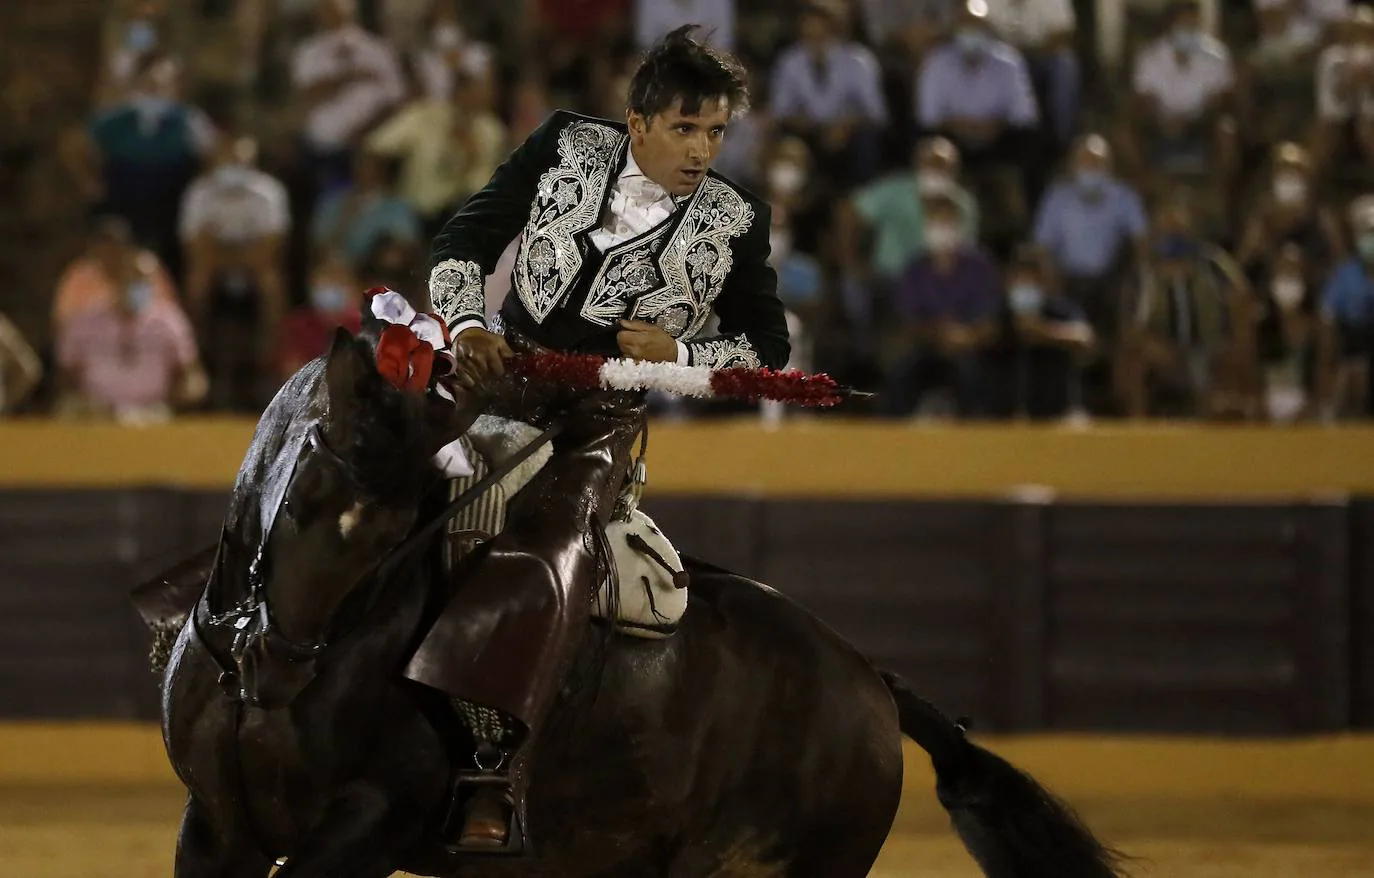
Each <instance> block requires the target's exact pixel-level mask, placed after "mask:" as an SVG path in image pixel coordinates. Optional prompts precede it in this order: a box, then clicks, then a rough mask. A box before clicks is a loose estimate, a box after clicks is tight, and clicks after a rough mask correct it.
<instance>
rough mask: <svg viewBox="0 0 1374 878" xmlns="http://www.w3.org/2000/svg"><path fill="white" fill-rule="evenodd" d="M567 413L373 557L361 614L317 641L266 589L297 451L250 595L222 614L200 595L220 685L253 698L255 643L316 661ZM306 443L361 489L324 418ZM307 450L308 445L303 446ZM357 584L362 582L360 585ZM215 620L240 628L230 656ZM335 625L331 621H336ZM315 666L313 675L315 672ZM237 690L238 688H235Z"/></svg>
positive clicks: (199, 616) (196, 617)
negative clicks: (301, 634)
mask: <svg viewBox="0 0 1374 878" xmlns="http://www.w3.org/2000/svg"><path fill="white" fill-rule="evenodd" d="M564 426H565V423H564V420H563V419H561V418H560V419H557V420H555V421H554V422H553V423H552V424H550V426H549V427H548V428H546V429H545V430H544V431H543V432H541V433H540V434H539V435H538V436H536V437H535V438H534V439H532V440H531V441H530V442H529V443H528V444H526V445H525V446H523V447H522V448H521V449H520V450H519V451H517V452H516V453H515V454H513V455H511V456H510V457H509V458H507V459H506V460H504V461H502V462H501V463H500V464H499V465H497V466H495V467H493V468H492V469H491V470H490V471H488V472H487V474H486V475H485V476H483V477H482V478H481V479H480V480H478V481H477V482H476V483H475V484H473V485H472V486H471V487H469V488H468V489H467V490H466V491H464V492H463V493H462V494H460V495H459V496H458V497H456V498H455V499H454V500H453V501H452V502H450V503H449V504H448V505H447V506H445V507H444V508H443V509H442V510H441V511H440V512H439V514H438V515H436V516H434V518H432V519H430V520H429V521H428V522H426V523H425V524H424V525H422V526H421V527H419V528H416V529H415V530H413V531H412V532H411V533H410V535H409V536H407V537H406V538H405V539H404V540H402V541H401V542H400V543H398V544H397V545H396V546H395V547H394V548H392V549H391V550H390V551H389V552H388V553H387V554H386V555H385V556H383V557H382V558H380V559H378V560H377V561H376V562H374V563H373V564H372V565H371V566H370V567H369V568H368V569H367V570H365V571H364V572H363V574H362V575H361V576H359V578H358V582H359V583H360V584H361V583H364V582H368V580H369V579H370V580H371V582H370V583H369V588H370V594H369V595H368V597H367V600H366V602H365V609H364V611H363V612H361V613H359V614H357V616H356V618H355V619H354V620H353V621H352V622H351V623H350V624H349V625H346V626H342V627H341V628H340V629H339V630H337V631H333V632H332V633H331V632H330V630H329V628H326V633H325V636H324V637H323V638H322V639H320V640H316V641H311V642H305V643H302V642H298V641H294V640H292V639H290V638H289V637H287V636H286V635H285V634H283V633H281V629H280V628H279V627H278V626H277V625H276V623H275V619H274V618H273V614H272V605H271V601H270V599H269V598H268V595H267V589H266V584H265V575H264V574H265V571H264V566H265V564H266V561H267V558H266V554H267V546H268V544H269V543H270V542H271V536H272V530H273V528H274V527H275V526H276V519H277V514H278V512H279V511H280V509H281V507H282V505H284V503H285V498H286V494H287V491H288V490H289V487H290V484H291V481H292V480H293V479H294V478H295V475H296V467H297V466H299V464H300V462H301V460H302V459H303V457H304V454H303V453H297V455H296V460H295V461H294V462H293V463H292V465H291V472H289V473H288V474H287V475H286V477H285V486H284V487H283V488H282V491H281V496H279V497H278V498H277V502H276V503H275V504H273V505H272V506H271V507H270V512H269V513H268V516H267V520H265V521H263V522H262V527H261V531H262V537H261V540H260V542H259V544H258V548H257V551H256V553H255V554H254V556H253V560H252V561H251V562H250V563H249V565H248V595H247V597H246V598H245V599H244V600H243V601H241V602H240V603H239V604H237V605H236V606H234V607H233V608H231V609H230V610H227V611H226V612H224V613H221V614H219V615H213V614H211V613H210V609H209V604H208V595H209V589H207V590H206V593H205V594H204V595H202V597H201V600H200V602H199V603H197V605H196V609H195V611H194V612H193V613H192V614H191V619H192V624H193V627H194V631H195V634H196V635H197V636H198V637H199V638H200V640H201V642H202V643H204V644H206V646H207V651H208V652H209V653H210V655H211V656H212V657H213V658H214V660H215V663H216V664H217V665H219V668H220V685H221V686H222V687H223V688H224V690H225V692H226V694H229V695H231V696H233V697H235V698H236V699H239V700H248V699H250V698H252V697H254V696H252V695H251V694H250V693H249V691H248V685H249V684H250V682H251V681H250V677H251V675H252V674H253V672H254V671H255V669H256V661H257V658H258V656H257V655H256V654H255V652H254V650H253V647H254V645H255V643H260V644H261V645H262V649H263V650H264V651H265V652H266V653H267V655H268V656H270V657H272V658H277V659H281V660H284V661H286V662H287V663H288V664H294V665H308V664H311V663H313V662H315V661H316V660H317V659H319V657H320V656H321V655H322V654H324V653H325V652H326V651H327V650H328V649H329V648H330V646H331V645H332V644H335V643H338V642H339V641H341V640H345V639H347V637H348V636H349V635H350V634H351V633H352V632H353V630H354V629H355V628H356V627H357V626H358V625H360V624H362V621H363V620H365V619H368V618H370V617H371V616H372V611H373V610H374V609H375V607H376V606H377V604H378V603H379V602H380V601H381V598H382V596H383V593H384V592H385V591H386V584H387V583H388V582H389V581H390V580H391V578H392V575H393V574H394V573H396V571H397V570H399V569H400V568H401V566H402V565H404V564H405V563H406V562H407V561H409V560H410V559H411V558H412V557H413V556H414V555H415V553H416V552H417V551H418V550H419V549H420V548H422V547H424V546H426V545H428V543H429V541H430V539H432V538H433V537H434V535H435V534H436V533H437V532H438V531H439V529H440V528H442V527H443V526H444V525H446V524H447V523H448V521H449V520H450V519H452V518H453V516H455V515H457V514H458V513H459V512H461V511H462V510H463V509H464V508H466V507H467V506H469V505H471V504H472V503H473V502H474V501H476V500H477V498H478V497H480V496H481V495H482V494H483V493H484V492H486V490H487V489H488V488H490V487H491V486H492V485H495V484H496V483H497V482H499V481H500V480H501V479H503V478H505V477H506V475H508V474H509V473H510V472H511V471H512V470H514V469H515V468H516V467H518V466H519V465H520V464H522V463H523V462H524V461H525V460H526V459H528V458H529V457H530V455H532V454H534V453H535V452H536V451H538V450H539V449H540V448H542V447H543V446H544V445H546V444H548V443H549V442H551V441H553V439H554V437H556V436H557V435H558V434H559V433H561V432H562V431H563V429H564ZM305 445H306V446H308V447H309V448H310V449H311V451H312V453H315V454H318V455H320V456H321V457H322V458H323V459H324V460H325V461H327V462H328V463H329V464H330V465H331V466H333V467H334V468H336V469H338V470H340V471H341V472H342V474H343V475H344V477H345V478H346V479H348V480H349V482H350V483H351V484H352V485H353V486H354V488H355V490H361V485H360V483H359V481H358V479H357V476H356V475H355V474H354V472H353V469H352V467H350V466H349V465H348V462H347V461H346V460H344V458H343V457H342V456H341V455H339V454H338V452H336V451H335V450H334V449H333V448H331V447H330V446H329V443H328V442H327V441H326V440H325V437H324V431H323V429H322V428H321V426H320V424H319V422H316V423H314V424H313V425H311V427H310V430H309V431H308V433H307V434H306V442H305ZM301 451H302V452H303V451H304V447H303V448H302V449H301ZM228 539H229V534H228V533H227V532H226V531H222V532H221V534H220V548H219V553H220V554H217V555H216V559H215V565H214V568H213V569H214V571H215V573H216V574H218V571H219V569H220V562H221V560H222V553H223V552H224V546H225V544H226V542H227V541H228ZM355 588H357V587H356V586H355ZM205 626H213V627H216V628H221V629H222V628H224V627H226V626H227V627H229V628H232V629H233V630H235V631H236V633H235V635H234V640H233V644H232V646H231V647H230V658H231V660H232V667H230V663H229V662H225V661H223V660H222V659H221V658H220V656H219V655H218V654H217V653H216V651H215V650H213V649H210V648H209V642H208V641H207V640H206V638H205V636H204V627H205ZM331 627H332V626H331ZM313 673H314V672H313V668H311V675H312V676H313ZM236 690H237V691H236Z"/></svg>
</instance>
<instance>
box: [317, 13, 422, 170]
mask: <svg viewBox="0 0 1374 878" xmlns="http://www.w3.org/2000/svg"><path fill="white" fill-rule="evenodd" d="M291 73H292V80H293V82H294V83H295V86H296V88H298V89H301V90H305V89H308V88H310V87H312V86H314V85H316V84H318V83H321V82H325V81H327V80H330V79H333V78H336V77H339V76H343V75H348V74H353V75H354V76H355V77H356V78H355V79H354V80H353V81H352V82H350V83H348V84H347V85H345V86H343V87H342V88H340V89H339V90H338V91H337V92H336V93H335V94H334V96H333V97H331V98H329V99H328V100H326V101H323V102H322V103H320V104H319V105H317V106H316V107H315V108H314V109H313V110H311V111H310V112H309V114H308V115H307V116H306V120H305V136H306V139H307V140H309V141H310V143H311V145H313V146H315V147H317V148H320V149H323V150H339V149H344V148H347V147H348V146H349V144H350V143H351V142H352V140H353V139H354V138H355V137H356V136H357V135H358V134H359V132H361V131H362V129H363V127H364V126H366V125H367V124H368V123H369V122H371V121H372V120H373V119H375V118H377V116H378V115H380V114H381V112H382V111H384V110H386V109H387V108H388V107H390V106H391V105H393V104H395V103H396V102H397V101H399V100H401V99H402V98H403V97H405V91H406V89H405V80H404V78H403V77H402V75H401V65H400V63H399V62H398V61H397V59H396V54H395V53H394V52H393V51H392V50H391V48H390V47H389V46H388V45H387V44H386V43H385V42H383V41H382V40H381V39H379V38H377V37H375V36H373V35H372V34H369V33H368V32H367V31H365V30H363V29H362V28H361V27H359V26H358V25H356V24H347V25H344V26H343V27H340V28H337V29H335V30H332V31H328V32H325V33H320V34H316V35H314V36H312V37H309V38H308V39H306V40H305V41H304V42H302V43H301V44H300V46H299V47H298V48H297V49H296V55H295V58H294V59H293V61H292V71H291Z"/></svg>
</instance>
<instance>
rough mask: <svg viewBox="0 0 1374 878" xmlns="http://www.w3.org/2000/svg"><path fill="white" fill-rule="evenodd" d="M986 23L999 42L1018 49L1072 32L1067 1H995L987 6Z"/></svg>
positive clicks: (1073, 19)
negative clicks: (1001, 41)
mask: <svg viewBox="0 0 1374 878" xmlns="http://www.w3.org/2000/svg"><path fill="white" fill-rule="evenodd" d="M987 20H988V24H990V25H992V29H993V30H995V31H996V32H997V35H998V36H1000V37H1001V38H1002V39H1004V40H1006V41H1007V42H1008V43H1011V44H1012V45H1013V46H1016V47H1017V48H1018V49H1029V48H1034V47H1036V46H1040V45H1043V44H1044V43H1045V41H1046V40H1048V39H1049V38H1050V37H1052V36H1054V35H1056V34H1062V33H1066V32H1068V31H1072V30H1073V29H1074V27H1075V25H1076V22H1077V19H1075V18H1074V14H1073V4H1072V3H1070V0H996V2H993V3H989V4H988V18H987Z"/></svg>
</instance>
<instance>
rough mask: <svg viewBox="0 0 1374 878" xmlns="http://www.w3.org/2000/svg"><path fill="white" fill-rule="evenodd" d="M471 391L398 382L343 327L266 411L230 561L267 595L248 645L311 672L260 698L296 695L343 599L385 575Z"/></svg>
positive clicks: (228, 548)
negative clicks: (453, 392)
mask: <svg viewBox="0 0 1374 878" xmlns="http://www.w3.org/2000/svg"><path fill="white" fill-rule="evenodd" d="M463 401H464V398H463V397H461V396H460V405H459V406H457V407H455V406H453V405H451V404H449V403H447V402H444V401H441V400H438V399H436V398H434V397H433V396H432V395H430V394H427V393H426V391H425V389H424V387H418V388H414V389H410V388H408V387H403V388H398V387H396V386H394V384H393V383H392V382H391V381H388V380H387V379H385V378H384V377H383V375H382V373H381V372H380V371H379V370H378V367H377V354H376V348H375V345H374V343H373V342H372V341H370V340H369V339H368V338H366V337H356V338H355V337H354V336H352V335H350V334H349V333H348V332H346V331H344V330H339V331H338V332H337V333H336V335H335V338H334V342H333V345H332V347H331V349H330V351H329V353H328V354H327V355H326V356H325V357H324V358H323V359H322V360H319V361H316V362H315V363H312V364H310V365H308V366H306V367H305V368H304V369H303V370H302V371H301V372H300V373H298V374H297V376H295V377H294V378H293V379H292V380H291V381H290V382H288V384H287V386H286V387H284V388H283V389H282V391H281V392H280V393H279V394H278V397H277V399H276V400H274V401H273V403H272V405H271V406H270V407H269V408H268V410H267V412H265V413H264V415H263V420H262V422H261V423H260V425H259V428H258V435H257V436H255V437H254V443H253V448H252V450H250V452H249V457H248V459H247V460H246V461H245V464H244V469H243V471H242V472H241V473H240V477H239V484H238V486H236V489H235V497H234V501H233V506H232V508H231V513H230V517H229V520H228V521H227V523H226V539H225V541H224V544H223V545H222V549H221V550H222V552H224V553H225V555H226V557H224V558H222V559H221V568H220V575H222V576H225V575H227V576H229V577H230V578H231V579H232V580H235V581H238V582H241V583H243V584H244V585H246V586H247V588H248V589H249V591H250V595H249V596H251V597H255V598H256V600H255V601H252V602H251V603H252V604H254V605H255V606H256V607H257V610H256V612H255V614H254V618H252V619H251V620H250V623H251V624H249V623H245V624H247V628H246V629H245V630H246V633H245V635H244V638H243V640H244V645H245V648H252V649H254V650H255V651H256V652H257V653H259V655H258V656H257V658H258V661H259V664H260V663H261V659H262V655H261V653H262V652H263V651H264V650H265V651H266V653H267V656H268V657H269V658H280V659H285V660H286V661H287V665H286V666H280V667H281V669H282V670H284V669H285V667H287V666H291V665H292V663H294V667H295V669H296V672H297V673H296V676H298V677H301V678H302V679H299V680H296V681H295V684H298V685H295V684H293V682H292V681H291V680H290V679H287V678H289V677H290V676H291V675H290V674H284V675H283V674H274V675H273V676H276V677H278V678H279V680H278V681H276V682H274V683H272V684H269V683H268V682H267V680H265V679H263V680H259V681H258V684H260V685H261V686H269V685H270V686H271V688H272V689H274V690H276V689H278V688H279V686H278V685H277V683H278V682H279V683H280V684H281V686H283V687H284V688H285V689H286V690H287V691H285V692H282V691H274V692H272V693H266V692H263V693H260V695H261V699H260V700H262V701H268V700H271V701H280V700H281V696H283V695H285V696H286V698H287V699H288V700H289V698H290V697H292V696H294V694H295V691H299V687H300V686H303V685H304V683H305V682H308V679H309V675H310V674H311V673H313V671H312V670H310V669H308V668H307V666H308V665H309V664H310V662H307V661H305V659H307V658H309V657H311V656H312V655H313V654H314V653H316V652H317V651H318V650H319V649H320V648H321V647H322V646H323V645H324V644H325V643H326V642H327V641H328V640H329V639H330V638H331V637H332V636H336V635H337V634H338V631H337V628H338V621H339V620H338V619H337V617H338V615H339V611H340V609H341V607H343V606H344V604H345V603H346V602H348V600H349V598H350V597H351V596H353V595H355V594H359V595H361V589H362V588H363V587H365V586H371V585H374V584H376V583H375V582H374V580H375V578H376V573H377V568H378V566H379V564H380V563H381V562H382V561H383V560H384V559H385V558H386V557H387V556H388V555H389V554H390V552H391V551H392V550H393V549H394V548H395V547H396V546H397V545H398V544H399V543H401V542H402V541H403V540H404V539H405V537H406V536H407V534H408V533H409V532H410V530H411V528H412V527H413V526H414V525H415V521H416V516H417V514H418V509H419V506H420V501H421V499H422V497H423V495H424V493H425V491H426V489H427V488H428V487H431V486H433V485H434V484H436V477H437V470H436V469H435V468H434V465H433V463H432V462H431V461H432V458H433V456H434V453H435V452H436V451H437V450H438V449H439V448H440V447H442V446H443V445H444V444H445V443H447V442H448V441H450V440H452V439H454V438H456V437H457V436H458V435H459V433H461V432H462V430H463V429H464V427H465V426H466V424H467V423H469V422H470V420H471V418H472V417H475V411H471V407H470V406H465V405H463V404H462V403H463ZM240 588H242V586H240ZM247 676H248V674H247V673H246V672H245V674H244V677H245V680H244V681H243V682H244V685H245V691H247V689H248V684H249V681H248V680H247V679H246V678H247ZM290 690H295V691H290ZM269 694H270V695H274V696H276V697H273V698H269V697H268V696H269ZM252 697H254V698H255V699H256V698H259V694H255V695H253V696H252Z"/></svg>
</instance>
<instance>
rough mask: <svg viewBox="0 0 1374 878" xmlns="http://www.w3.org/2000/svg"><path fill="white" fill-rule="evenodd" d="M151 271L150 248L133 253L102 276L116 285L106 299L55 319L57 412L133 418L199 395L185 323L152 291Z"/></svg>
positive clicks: (158, 413)
mask: <svg viewBox="0 0 1374 878" xmlns="http://www.w3.org/2000/svg"><path fill="white" fill-rule="evenodd" d="M157 272H158V266H157V261H156V259H155V258H154V257H153V256H152V254H149V253H141V254H138V255H137V256H134V257H133V258H132V259H130V260H128V262H127V263H126V264H124V265H122V266H121V271H120V272H119V273H118V274H116V275H115V276H113V277H111V278H110V281H111V282H112V283H113V284H114V285H115V287H116V289H117V296H116V297H115V298H114V300H113V301H112V302H108V303H106V304H105V305H104V306H103V307H100V308H96V309H88V310H85V311H83V312H81V313H80V314H79V315H78V316H76V317H73V318H72V319H71V320H69V321H67V322H65V323H62V324H59V325H58V327H57V332H56V337H55V346H56V349H57V365H58V367H59V369H60V373H59V376H58V389H59V394H60V397H59V401H58V412H59V413H60V414H63V415H82V414H94V415H104V416H113V417H115V418H116V419H118V420H121V421H125V422H133V423H138V422H143V421H147V420H162V419H165V418H167V417H168V416H169V415H170V414H171V410H172V409H173V408H174V407H177V406H189V405H194V404H195V403H197V402H199V401H200V400H201V399H203V398H204V396H205V392H206V388H207V382H206V380H205V373H204V370H203V369H201V366H200V361H199V358H198V356H197V353H196V343H195V335H194V333H193V332H192V331H191V322H190V320H188V319H187V318H186V314H185V312H183V311H182V310H181V308H180V306H178V305H176V304H175V303H174V302H170V301H168V300H166V299H161V298H159V297H158V296H157V295H156V293H155V292H154V290H155V288H156V283H157Z"/></svg>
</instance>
